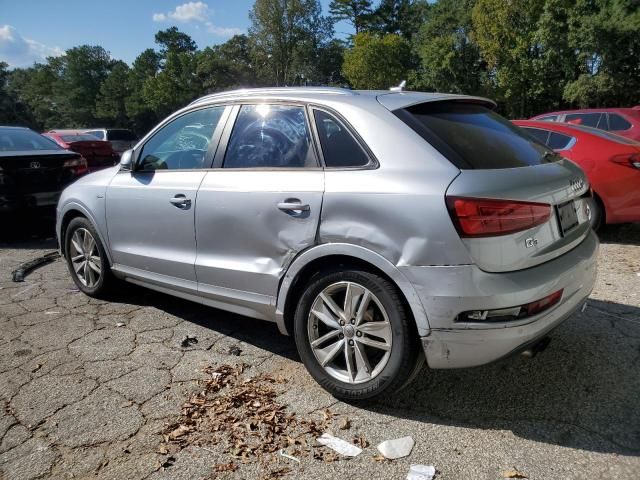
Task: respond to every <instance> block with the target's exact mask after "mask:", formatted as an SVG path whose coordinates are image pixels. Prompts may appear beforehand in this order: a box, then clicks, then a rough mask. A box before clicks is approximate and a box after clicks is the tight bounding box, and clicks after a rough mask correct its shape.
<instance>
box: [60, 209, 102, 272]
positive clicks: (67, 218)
mask: <svg viewBox="0 0 640 480" xmlns="http://www.w3.org/2000/svg"><path fill="white" fill-rule="evenodd" d="M78 217H84V218H86V219H87V220H89V222H91V224H92V225H93V228H95V230H96V232H97V233H98V237H99V239H100V242H102V246H103V248H104V250H105V253H106V254H107V260H108V261H109V265H113V262H112V259H111V252H109V244H108V243H107V242H106V238H104V236H103V234H102V231H100V228H98V223H97V222H96V221H95V218H94V217H93V215H91V213H90V212H89V210H87V209H86V208H85V207H84V206H83V205H81V204H79V203H71V204H67V205H66V206H65V208H64V211H63V212H62V213H61V214H60V215H59V218H60V223H59V226H58V232H57V233H58V243H59V246H60V253H61V254H62V255H63V256H64V255H65V244H64V243H65V242H64V238H65V235H66V232H67V228H68V226H69V224H70V223H71V221H72V220H73V219H74V218H78Z"/></svg>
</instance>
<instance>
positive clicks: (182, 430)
mask: <svg viewBox="0 0 640 480" xmlns="http://www.w3.org/2000/svg"><path fill="white" fill-rule="evenodd" d="M191 430H192V429H191V427H188V426H187V425H180V426H179V427H178V428H176V429H174V430H172V431H171V432H169V440H175V439H176V438H180V437H182V436H184V435H186V434H187V433H189V432H191Z"/></svg>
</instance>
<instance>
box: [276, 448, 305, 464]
mask: <svg viewBox="0 0 640 480" xmlns="http://www.w3.org/2000/svg"><path fill="white" fill-rule="evenodd" d="M278 455H280V456H281V457H284V458H288V459H289V460H293V461H294V462H298V463H300V460H299V459H297V458H296V457H294V456H293V455H289V454H288V453H287V452H286V450H285V449H284V448H282V449H281V450H280V451H278Z"/></svg>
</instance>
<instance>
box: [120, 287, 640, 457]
mask: <svg viewBox="0 0 640 480" xmlns="http://www.w3.org/2000/svg"><path fill="white" fill-rule="evenodd" d="M124 295H125V297H126V298H120V301H125V302H127V303H137V304H140V305H153V306H154V307H156V308H159V309H162V310H165V311H166V312H167V313H170V314H172V315H175V316H178V317H180V318H183V319H185V320H188V321H191V322H194V323H196V324H198V325H201V326H204V327H206V328H209V329H211V330H213V331H215V332H218V333H220V334H223V335H227V336H229V337H232V338H234V339H236V340H238V341H241V342H246V343H249V344H251V345H254V346H256V347H259V348H261V349H264V350H267V351H269V352H272V353H275V354H277V355H279V356H282V357H285V358H288V359H290V360H293V361H296V362H299V361H300V359H299V357H298V354H297V352H296V348H295V345H294V343H293V340H292V339H291V337H286V336H283V335H280V333H279V332H278V330H277V327H276V326H275V324H271V323H268V322H263V321H260V320H254V319H251V318H247V317H243V316H240V315H234V314H230V313H227V312H222V311H219V310H216V309H213V308H209V307H205V306H201V305H197V304H193V303H191V302H188V301H183V300H179V299H176V298H172V297H168V296H166V295H162V294H158V293H155V292H151V291H148V290H146V289H142V288H134V289H130V290H128V291H127V293H126V294H124ZM639 368H640V309H639V308H636V307H632V306H629V305H621V304H616V303H609V302H601V301H596V300H591V301H590V302H589V307H588V308H587V309H586V311H585V312H583V313H576V314H575V315H574V316H573V317H571V318H570V319H569V320H567V321H566V322H565V323H564V324H562V325H561V326H560V327H559V328H558V329H556V330H555V331H554V332H553V334H552V341H551V344H550V345H549V347H548V348H547V350H545V351H544V352H542V353H540V354H539V355H537V356H536V357H534V358H532V359H527V358H524V357H522V356H513V357H509V358H505V359H503V360H500V361H498V362H495V363H493V364H490V365H486V366H482V367H476V368H470V369H462V370H428V369H426V368H425V369H424V370H423V371H422V372H421V373H420V374H419V375H418V377H417V378H416V380H415V381H414V382H413V383H412V384H411V385H409V386H408V387H407V388H405V389H404V390H402V391H400V392H396V393H394V394H393V396H391V397H388V398H385V399H382V400H376V401H366V402H359V403H357V404H356V406H357V407H358V408H360V409H364V410H367V411H371V412H375V413H381V414H385V415H391V416H395V417H398V418H403V419H409V420H413V421H418V422H426V423H432V424H446V425H450V426H459V427H463V428H474V429H477V428H480V429H489V430H510V431H512V432H513V433H514V434H516V435H518V436H520V437H522V438H525V439H528V440H534V441H539V442H545V443H550V444H554V445H558V446H564V447H571V448H577V449H583V450H589V451H597V452H608V453H611V452H612V453H617V454H620V455H633V456H635V455H640V415H638V405H639V401H640V400H639V399H640V375H638V369H639ZM309 381H311V379H310V380H309ZM410 433H411V432H407V434H410ZM434 441H437V439H434Z"/></svg>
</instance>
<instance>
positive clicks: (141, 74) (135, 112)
mask: <svg viewBox="0 0 640 480" xmlns="http://www.w3.org/2000/svg"><path fill="white" fill-rule="evenodd" d="M159 70H160V55H159V54H158V53H157V52H155V51H154V50H153V49H151V48H148V49H146V50H144V51H143V52H142V53H141V54H140V55H138V57H137V58H136V59H135V60H134V62H133V66H132V68H131V69H130V70H129V74H128V78H127V82H126V87H127V92H128V96H127V98H126V99H125V108H126V112H127V116H128V117H129V119H130V121H131V122H132V124H133V128H134V130H135V131H136V133H137V134H138V135H143V134H144V133H146V132H147V131H148V130H149V129H150V128H151V127H153V126H154V125H155V124H156V123H157V122H158V120H159V119H158V116H157V115H156V113H155V112H154V110H153V109H152V108H151V107H150V106H149V105H148V104H147V103H146V102H145V99H144V96H143V90H144V84H145V82H146V81H147V79H149V78H153V77H155V76H156V74H157V73H158V71H159Z"/></svg>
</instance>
